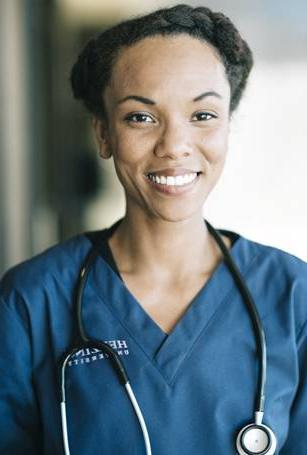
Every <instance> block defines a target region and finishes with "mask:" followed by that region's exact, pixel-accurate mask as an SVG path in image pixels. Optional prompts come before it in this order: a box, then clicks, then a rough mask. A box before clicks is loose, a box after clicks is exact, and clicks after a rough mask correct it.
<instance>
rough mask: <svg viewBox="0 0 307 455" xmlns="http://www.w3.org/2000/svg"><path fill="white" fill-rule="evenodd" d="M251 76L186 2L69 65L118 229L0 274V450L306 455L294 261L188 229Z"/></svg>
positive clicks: (99, 41)
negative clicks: (122, 206) (117, 211)
mask: <svg viewBox="0 0 307 455" xmlns="http://www.w3.org/2000/svg"><path fill="white" fill-rule="evenodd" d="M251 67H252V54H251V51H250V49H249V47H248V45H247V44H246V42H245V41H244V40H243V39H242V37H241V36H240V34H239V32H238V31H237V29H236V28H235V27H234V25H233V24H232V23H231V22H230V20H229V19H228V18H226V17H225V16H224V15H223V14H222V13H215V12H212V11H211V10H210V9H208V8H204V7H199V8H192V7H190V6H187V5H177V6H175V7H172V8H166V9H161V10H157V11H154V12H153V13H151V14H149V15H146V16H141V17H137V18H134V19H131V20H129V21H125V22H122V23H120V24H117V25H115V26H114V27H112V28H110V29H108V30H106V31H104V32H103V33H101V34H100V35H99V36H98V37H97V38H94V39H92V40H91V41H90V42H89V43H88V44H87V45H86V46H85V48H84V49H83V50H82V52H81V54H80V56H79V58H78V60H77V62H76V64H75V65H74V67H73V69H72V73H71V82H72V88H73V93H74V96H75V97H76V98H77V99H81V100H83V102H84V104H85V106H86V107H87V108H88V109H89V111H90V112H91V114H92V117H93V120H92V125H93V130H94V134H95V135H96V138H97V145H98V148H99V153H100V156H101V158H102V159H104V160H106V159H113V161H114V165H115V169H116V173H117V176H118V179H119V181H120V182H121V184H122V187H123V189H124V193H125V200H126V210H125V215H124V217H123V218H122V219H120V220H118V221H117V222H116V223H114V224H113V225H112V226H111V227H109V228H108V229H104V230H101V231H98V232H91V233H85V234H80V235H79V236H77V237H74V238H72V239H71V240H69V241H67V242H64V243H62V244H60V245H57V246H55V247H53V248H51V249H50V250H48V251H47V252H45V253H43V254H41V255H40V256H38V257H36V258H33V259H31V260H30V261H27V262H26V263H24V264H22V265H19V266H17V267H16V268H14V269H13V270H11V271H9V272H8V273H7V275H6V276H5V277H4V279H3V281H2V283H1V299H2V301H3V302H2V305H1V306H0V311H1V317H0V321H1V324H2V328H1V330H2V334H3V335H2V340H3V342H2V344H1V347H0V349H1V352H0V363H2V364H3V372H4V373H3V377H2V385H1V387H0V394H1V395H0V398H1V410H0V412H1V414H0V415H1V419H2V420H1V421H2V422H3V423H5V424H6V425H3V426H2V428H3V429H4V428H6V427H9V428H10V432H7V431H3V430H0V431H2V432H1V435H0V451H1V453H2V452H3V453H16V454H17V453H18V454H23V453H24V454H27V453H40V454H41V453H45V454H53V455H54V454H55V453H62V452H63V450H64V452H65V454H66V455H67V454H69V453H72V454H75V453H79V454H82V455H87V454H88V455H90V454H93V453H103V454H106V455H108V454H125V455H126V454H127V455H135V454H141V453H142V454H143V453H146V454H147V455H149V454H151V453H153V454H157V455H183V454H184V455H186V454H191V455H199V454H203V453H208V454H209V453H210V455H225V454H227V455H228V454H232V453H235V451H237V453H239V455H253V454H258V455H259V454H260V455H273V454H280V455H294V454H303V453H306V451H307V439H306V436H305V434H304V429H303V426H302V425H301V422H302V421H306V419H307V380H306V379H307V378H306V368H305V369H304V368H303V365H304V362H306V360H307V325H306V321H307V307H306V301H307V298H306V297H307V279H306V278H307V264H306V263H304V262H303V261H301V260H299V259H298V258H296V257H294V256H292V255H290V254H288V253H286V252H284V251H281V250H278V249H276V248H272V247H269V246H265V245H261V244H259V243H256V242H253V241H251V240H248V239H246V238H244V237H243V236H241V235H240V234H238V233H236V232H232V231H229V230H222V229H220V230H218V231H219V232H218V231H217V230H215V229H214V228H213V227H212V226H211V224H210V223H208V221H207V220H204V219H203V217H202V210H203V206H204V204H205V203H206V200H207V199H208V197H209V195H210V193H211V191H212V190H213V188H214V187H215V185H216V184H217V182H218V180H219V178H220V176H221V174H222V171H223V169H224V165H225V160H226V156H227V150H228V137H229V128H230V122H231V114H232V112H233V111H234V109H235V108H236V107H237V105H238V103H239V101H240V99H241V96H242V93H243V90H244V88H245V85H246V82H247V78H248V75H249V72H250V69H251ZM73 315H76V317H75V318H74V317H73ZM16 339H18V341H19V344H18V352H17V350H16V349H15V341H16ZM99 340H100V341H99ZM71 345H72V350H70V351H69V352H66V354H65V355H64V360H62V361H61V362H60V373H61V381H60V385H61V388H60V389H61V397H62V400H61V416H62V428H61V416H60V412H59V407H58V405H57V402H56V399H55V398H56V396H57V393H58V390H57V389H58V383H57V377H56V375H55V374H54V372H55V368H56V364H57V361H59V360H60V359H61V356H62V355H63V352H65V350H66V349H68V347H69V346H71ZM267 352H268V355H267ZM120 357H122V360H121V359H120ZM267 360H268V362H267ZM8 361H9V362H10V366H11V367H10V371H13V372H14V380H13V379H12V377H11V374H10V371H7V368H6V364H7V362H8ZM267 363H268V364H267ZM114 373H116V374H117V376H118V377H119V379H120V382H118V377H117V376H116V374H114ZM128 374H129V377H130V378H131V384H130V380H129V379H128ZM304 375H305V376H304ZM66 377H67V381H66ZM120 383H121V384H122V385H123V386H124V387H125V389H124V390H125V391H126V392H127V395H126V394H125V393H124V392H123V389H121V387H120ZM131 386H133V389H134V391H135V395H134V391H133V390H132V387H131ZM66 394H67V405H66ZM50 397H51V398H52V399H50ZM97 398H98V400H97ZM136 398H137V399H138V401H137V400H136ZM129 400H130V402H129ZM66 406H67V409H66ZM234 410H235V412H234ZM93 415H95V422H94V425H93ZM51 423H52V424H51ZM37 434H39V435H40V439H39V440H38V438H37ZM62 438H63V440H62Z"/></svg>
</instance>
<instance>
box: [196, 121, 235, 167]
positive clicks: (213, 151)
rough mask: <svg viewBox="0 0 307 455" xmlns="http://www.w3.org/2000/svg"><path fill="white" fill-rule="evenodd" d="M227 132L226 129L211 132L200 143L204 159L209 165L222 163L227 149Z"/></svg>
mask: <svg viewBox="0 0 307 455" xmlns="http://www.w3.org/2000/svg"><path fill="white" fill-rule="evenodd" d="M228 140H229V130H228V128H227V127H225V128H223V130H221V129H217V130H214V131H211V132H210V134H208V135H207V136H206V137H205V138H204V139H203V141H202V147H203V151H204V155H205V158H206V159H207V160H208V161H209V162H210V164H213V165H214V164H219V163H220V162H224V160H225V156H226V153H227V149H228Z"/></svg>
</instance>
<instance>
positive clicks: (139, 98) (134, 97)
mask: <svg viewBox="0 0 307 455" xmlns="http://www.w3.org/2000/svg"><path fill="white" fill-rule="evenodd" d="M208 96H215V97H216V98H220V99H221V98H222V96H221V95H220V94H219V93H217V92H214V91H213V90H211V91H210V92H204V93H202V94H201V95H199V96H197V97H196V98H193V101H201V100H202V99H204V98H207V97H208ZM127 100H135V101H139V102H140V103H143V104H156V102H155V101H153V100H150V99H149V98H145V97H144V96H139V95H128V96H125V97H124V98H122V99H120V100H119V101H118V102H117V105H118V104H122V103H124V102H125V101H127Z"/></svg>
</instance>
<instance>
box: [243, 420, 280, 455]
mask: <svg viewBox="0 0 307 455" xmlns="http://www.w3.org/2000/svg"><path fill="white" fill-rule="evenodd" d="M276 445H277V440H276V436H275V435H274V433H273V431H272V430H271V429H270V428H269V427H267V426H266V425H263V424H258V425H257V424H255V423H252V424H249V425H247V426H245V427H244V428H242V430H241V431H240V432H239V434H238V437H237V451H238V453H239V455H274V453H275V450H276Z"/></svg>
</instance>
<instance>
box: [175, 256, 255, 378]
mask: <svg viewBox="0 0 307 455" xmlns="http://www.w3.org/2000/svg"><path fill="white" fill-rule="evenodd" d="M258 257H259V253H256V255H255V256H254V257H253V259H252V260H251V262H250V263H249V265H248V267H247V268H246V269H245V270H244V271H242V272H241V275H242V276H243V278H244V279H245V278H246V277H247V275H248V273H249V272H250V270H251V268H252V267H253V266H254V263H255V262H256V259H257V258H258ZM229 273H231V272H229ZM236 289H237V286H236V285H235V282H233V285H232V287H231V288H230V290H229V291H228V293H227V294H226V295H225V297H224V298H223V299H222V300H221V302H220V304H219V305H218V307H217V308H216V310H215V312H214V313H213V314H212V316H211V318H210V319H209V320H208V321H207V323H206V324H205V325H204V327H203V328H202V329H201V331H200V333H199V335H198V337H197V338H196V340H195V341H194V343H193V344H192V345H191V347H190V349H189V350H188V351H187V352H186V354H185V356H184V357H183V359H182V361H181V362H180V364H179V365H178V367H177V370H176V372H175V374H174V376H173V377H172V380H171V382H170V383H168V384H169V385H170V386H172V385H173V384H174V381H175V380H176V378H177V375H178V374H179V372H180V370H181V367H182V364H183V363H184V361H185V360H186V359H187V358H188V357H189V356H190V355H191V353H192V351H193V349H194V346H195V345H196V344H197V342H198V340H199V338H200V337H201V336H202V335H203V332H204V331H205V330H206V328H207V327H208V325H209V324H210V323H212V321H213V320H214V318H215V317H216V315H217V313H218V312H219V311H220V310H221V308H222V304H223V303H225V302H227V300H228V299H229V298H230V297H231V294H232V293H233V292H234V291H235V290H236ZM238 292H239V294H240V295H241V293H240V291H239V290H238ZM242 300H243V303H244V305H245V302H244V299H243V297H242ZM246 311H248V309H246Z"/></svg>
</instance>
